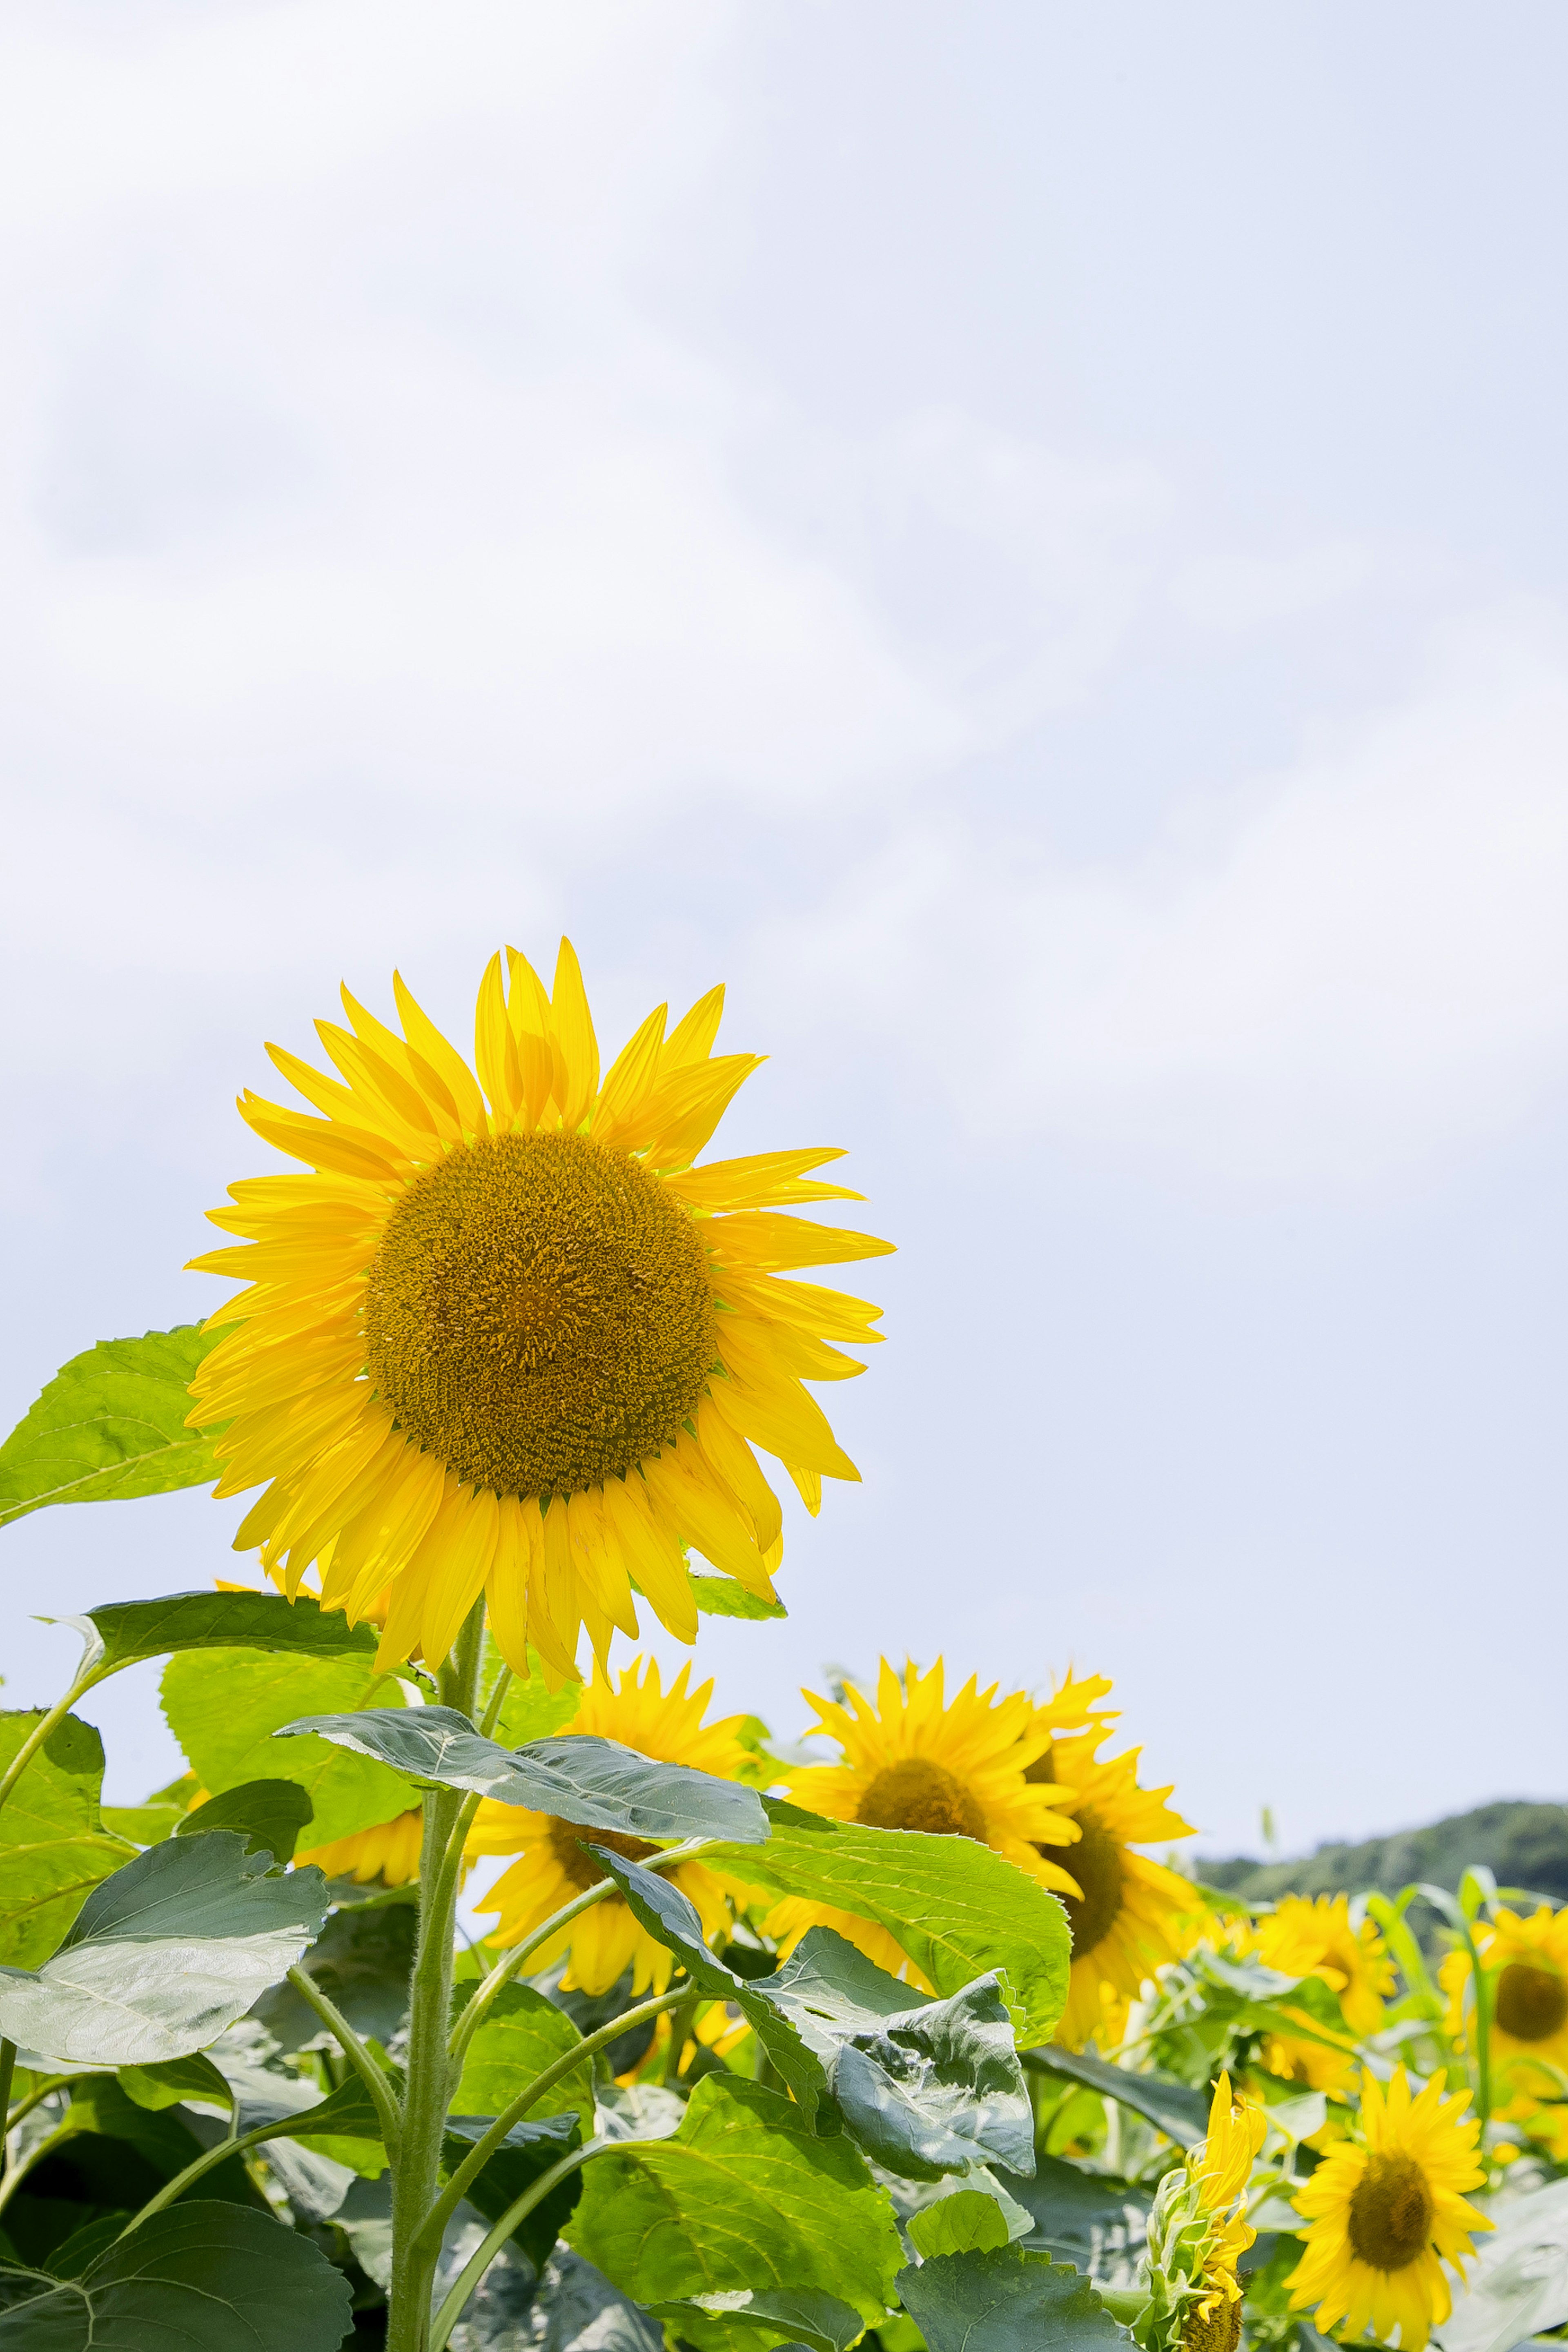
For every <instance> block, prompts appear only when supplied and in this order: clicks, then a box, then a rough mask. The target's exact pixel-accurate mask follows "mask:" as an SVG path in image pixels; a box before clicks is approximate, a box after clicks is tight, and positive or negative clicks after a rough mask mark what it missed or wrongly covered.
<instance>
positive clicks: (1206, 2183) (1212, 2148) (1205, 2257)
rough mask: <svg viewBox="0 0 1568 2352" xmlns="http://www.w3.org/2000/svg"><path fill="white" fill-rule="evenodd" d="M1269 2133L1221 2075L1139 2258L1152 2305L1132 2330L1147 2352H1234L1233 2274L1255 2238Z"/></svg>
mask: <svg viewBox="0 0 1568 2352" xmlns="http://www.w3.org/2000/svg"><path fill="white" fill-rule="evenodd" d="M1266 2129H1267V2121H1266V2118H1265V2116H1264V2113H1263V2110H1262V2108H1261V2107H1259V2106H1258V2105H1255V2104H1254V2103H1253V2101H1251V2100H1250V2099H1247V2098H1244V2097H1242V2096H1241V2095H1239V2094H1233V2093H1232V2090H1231V2087H1230V2076H1229V2075H1228V2074H1222V2075H1221V2076H1220V2078H1219V2081H1218V2082H1217V2083H1216V2084H1215V2092H1214V2097H1213V2099H1212V2101H1211V2102H1210V2105H1209V2125H1208V2133H1207V2137H1205V2138H1204V2139H1202V2140H1200V2142H1199V2143H1198V2145H1197V2147H1194V2148H1189V2149H1188V2151H1187V2154H1186V2157H1185V2158H1184V2161H1183V2162H1182V2163H1181V2164H1179V2165H1177V2166H1176V2167H1175V2168H1173V2170H1172V2171H1170V2172H1167V2173H1166V2174H1165V2175H1164V2177H1163V2179H1162V2180H1161V2183H1160V2186H1159V2189H1157V2191H1156V2192H1155V2198H1154V2208H1153V2211H1152V2213H1151V2215H1150V2217H1149V2237H1148V2251H1147V2252H1146V2254H1145V2256H1144V2275H1145V2281H1146V2284H1147V2285H1148V2288H1149V2305H1148V2308H1147V2310H1146V2311H1145V2313H1144V2314H1143V2315H1142V2318H1141V2320H1140V2321H1139V2323H1138V2325H1137V2326H1136V2327H1135V2330H1134V2333H1135V2334H1136V2336H1137V2337H1138V2340H1139V2342H1140V2343H1141V2344H1142V2346H1143V2347H1145V2352H1236V2347H1237V2344H1238V2343H1239V2342H1240V2339H1241V2285H1240V2282H1239V2281H1238V2279H1237V2274H1236V2266H1237V2262H1238V2261H1239V2260H1240V2258H1241V2256H1242V2255H1243V2254H1244V2253H1245V2252H1247V2248H1248V2246H1250V2245H1251V2244H1252V2242H1253V2241H1254V2239H1255V2238H1256V2237H1257V2235H1258V2232H1257V2231H1256V2230H1254V2229H1252V2228H1250V2227H1249V2226H1248V2223H1247V2182H1248V2181H1249V2180H1250V2179H1251V2177H1252V2167H1253V2162H1254V2159H1255V2158H1256V2157H1257V2155H1258V2149H1259V2148H1260V2147H1262V2145H1263V2136H1264V2133H1265V2130H1266Z"/></svg>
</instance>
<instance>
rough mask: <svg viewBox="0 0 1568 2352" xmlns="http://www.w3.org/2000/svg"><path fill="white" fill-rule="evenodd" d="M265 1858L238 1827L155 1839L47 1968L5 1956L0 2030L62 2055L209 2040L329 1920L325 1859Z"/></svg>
mask: <svg viewBox="0 0 1568 2352" xmlns="http://www.w3.org/2000/svg"><path fill="white" fill-rule="evenodd" d="M267 1869H268V1865H267V1864H266V1862H265V1861H264V1860H263V1859H262V1858H261V1857H260V1856H258V1855H255V1854H247V1852H246V1850H245V1840H244V1839H243V1838H242V1837H240V1836H239V1835H238V1834H237V1832H235V1831H233V1830H214V1831H213V1832H211V1834H210V1835H209V1836H207V1837H200V1838H169V1839H167V1840H166V1841H165V1842H164V1843H163V1844H162V1845H153V1846H149V1847H148V1848H147V1849H146V1851H145V1853H139V1854H137V1855H135V1856H134V1857H133V1859H132V1861H130V1862H128V1863H127V1864H125V1865H124V1867H123V1869H121V1870H117V1871H116V1872H115V1874H114V1875H113V1877H112V1878H107V1879H105V1880H104V1881H103V1883H102V1884H101V1885H99V1886H97V1887H95V1888H94V1890H93V1892H92V1893H91V1894H90V1895H89V1896H88V1899H87V1901H86V1903H85V1904H84V1905H83V1906H82V1908H81V1910H80V1911H79V1914H78V1915H77V1917H76V1919H75V1921H74V1922H73V1923H72V1925H71V1927H70V1928H69V1929H68V1932H67V1935H66V1937H65V1940H64V1942H63V1943H62V1944H61V1946H60V1948H59V1949H58V1951H57V1952H56V1953H55V1954H54V1956H53V1957H52V1958H49V1959H47V1960H46V1961H45V1962H44V1964H43V1966H42V1967H41V1968H39V1969H0V2033H3V2034H5V2036H6V2037H7V2039H8V2040H10V2041H12V2042H16V2043H18V2044H19V2045H20V2046H21V2047H22V2048H24V2049H26V2050H36V2051H39V2052H41V2053H44V2054H45V2055H46V2056H47V2057H48V2058H50V2059H53V2060H55V2061H57V2062H59V2063H62V2064H64V2065H101V2066H148V2065H156V2064H157V2063H160V2062H161V2061H162V2060H163V2059H167V2058H183V2057H184V2056H185V2055H186V2054H187V2053H189V2052H190V2051H193V2050H201V2049H204V2048H205V2045H206V2044H207V2043H208V2042H212V2041H215V2040H216V2037H217V2035H218V2034H220V2033H221V2032H223V2030H224V2028H225V2027H226V2026H227V2025H232V2024H233V2022H234V2021H235V2019H236V2018H237V2017H239V2016H241V2015H243V2013H244V2012H245V2011H246V2010H247V2009H248V2008H249V2007H250V2005H251V2003H252V2002H253V2001H254V2000H255V1999H256V1997H257V1995H258V1993H260V1992H261V1991H263V1990H265V1988H266V1987H267V1986H268V1985H270V1984H275V1983H276V1982H277V1981H278V1979H279V1977H281V1976H282V1975H283V1974H284V1972H285V1971H286V1970H287V1969H289V1968H290V1967H291V1966H292V1965H293V1963H294V1962H295V1961H296V1960H297V1959H298V1958H300V1954H301V1952H302V1951H303V1950H304V1949H305V1947H306V1946H307V1945H308V1944H309V1943H310V1940H311V1938H312V1937H315V1936H316V1935H318V1934H319V1933H320V1932H321V1921H322V1919H323V1918H324V1917H325V1916H326V1909H327V1882H326V1880H325V1879H324V1878H323V1877H322V1875H321V1872H320V1871H319V1870H310V1869H306V1870H295V1871H291V1872H289V1874H288V1875H287V1876H283V1875H281V1874H279V1875H278V1876H271V1877H269V1876H268V1874H267Z"/></svg>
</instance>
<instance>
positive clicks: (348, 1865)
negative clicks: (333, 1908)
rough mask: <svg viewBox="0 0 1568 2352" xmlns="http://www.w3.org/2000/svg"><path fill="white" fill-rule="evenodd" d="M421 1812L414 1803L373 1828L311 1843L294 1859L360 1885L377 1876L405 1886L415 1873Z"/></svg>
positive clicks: (383, 1881)
mask: <svg viewBox="0 0 1568 2352" xmlns="http://www.w3.org/2000/svg"><path fill="white" fill-rule="evenodd" d="M424 1831H425V1816H424V1812H423V1811H422V1809H421V1808H420V1807H419V1806H418V1805H416V1806H414V1807H413V1809H412V1810H411V1811H408V1812H406V1813H399V1814H398V1815H397V1816H396V1817H395V1820H393V1821H390V1822H378V1823H377V1824H376V1826H375V1828H374V1829H370V1830H356V1831H355V1832H353V1836H352V1837H341V1838H334V1839H333V1840H332V1841H331V1844H329V1845H316V1846H311V1847H310V1850H309V1852H308V1853H297V1854H296V1855H295V1856H294V1860H295V1863H296V1864H300V1863H307V1862H313V1863H314V1864H316V1866H317V1868H318V1869H320V1870H324V1871H325V1872H326V1874H327V1876H328V1877H329V1878H353V1879H355V1880H357V1881H358V1883H359V1884H360V1885H362V1886H363V1885H369V1883H370V1881H371V1880H372V1879H373V1878H374V1879H379V1880H380V1882H381V1884H382V1885H384V1886H409V1885H412V1884H413V1882H414V1881H415V1879H416V1878H417V1877H418V1875H419V1846H420V1841H421V1839H422V1838H423V1836H424Z"/></svg>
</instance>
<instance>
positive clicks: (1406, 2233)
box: [1290, 2066, 1492, 2352]
mask: <svg viewBox="0 0 1568 2352" xmlns="http://www.w3.org/2000/svg"><path fill="white" fill-rule="evenodd" d="M1445 2079H1446V2078H1445V2077H1444V2076H1443V2075H1442V2074H1434V2075H1433V2077H1432V2079H1431V2081H1430V2082H1429V2083H1428V2084H1426V2089H1425V2090H1424V2091H1423V2092H1422V2093H1421V2095H1420V2096H1419V2097H1418V2098H1413V2097H1412V2096H1411V2092H1410V2083H1409V2078H1408V2077H1407V2075H1406V2074H1405V2069H1404V2067H1403V2066H1396V2067H1395V2068H1394V2076H1393V2080H1392V2081H1391V2082H1390V2083H1389V2084H1388V2087H1387V2089H1386V2091H1385V2090H1384V2087H1383V2085H1382V2084H1380V2083H1379V2082H1377V2081H1376V2079H1375V2078H1374V2077H1373V2075H1371V2074H1363V2079H1362V2096H1361V2125H1360V2131H1359V2134H1358V2137H1357V2138H1356V2139H1354V2140H1350V2141H1345V2142H1342V2144H1341V2145H1340V2146H1339V2147H1333V2148H1331V2149H1330V2151H1329V2153H1328V2154H1327V2155H1326V2156H1325V2157H1324V2158H1323V2159H1322V2161H1321V2164H1320V2165H1319V2166H1318V2168H1317V2170H1316V2171H1315V2172H1314V2173H1313V2174H1312V2177H1311V2179H1310V2180H1309V2181H1307V2182H1306V2183H1305V2184H1304V2185H1303V2187H1302V2188H1300V2189H1299V2190H1298V2191H1297V2193H1296V2206H1297V2210H1299V2211H1300V2212H1301V2213H1302V2214H1304V2215H1305V2216H1306V2218H1307V2221H1308V2222H1309V2223H1310V2227H1309V2228H1308V2229H1307V2230H1306V2231H1304V2232H1303V2235H1304V2238H1305V2251H1304V2252H1303V2253H1302V2256H1301V2260H1300V2265H1299V2267H1298V2269H1297V2271H1296V2273H1295V2276H1294V2279H1293V2281H1292V2284H1291V2295H1290V2304H1291V2308H1292V2309H1293V2310H1296V2311H1306V2310H1310V2308H1311V2306H1312V2305H1314V2304H1315V2305H1317V2306H1318V2308H1317V2311H1316V2313H1315V2315H1314V2319H1313V2325H1314V2326H1316V2327H1317V2328H1318V2330H1319V2332H1320V2333H1321V2334H1322V2335H1327V2334H1328V2333H1329V2331H1330V2330H1331V2328H1333V2327H1334V2326H1337V2325H1338V2323H1339V2322H1340V2321H1342V2320H1343V2321H1344V2322H1345V2323H1346V2328H1347V2333H1348V2334H1349V2335H1351V2336H1359V2335H1361V2334H1362V2332H1363V2329H1364V2328H1365V2327H1366V2326H1368V2324H1369V2323H1370V2325H1371V2327H1372V2330H1373V2335H1374V2336H1376V2338H1377V2341H1378V2342H1379V2343H1380V2344H1388V2343H1391V2342H1392V2341H1393V2338H1394V2328H1395V2327H1397V2328H1398V2330H1399V2344H1400V2352H1421V2347H1423V2346H1424V2345H1425V2344H1426V2338H1427V2336H1429V2334H1430V2333H1431V2331H1432V2329H1433V2327H1434V2326H1442V2324H1443V2322H1444V2320H1446V2319H1447V2316H1448V2314H1449V2311H1450V2309H1451V2308H1452V2299H1451V2297H1450V2294H1449V2292H1448V2281H1447V2277H1446V2276H1445V2274H1444V2270H1443V2264H1444V2263H1445V2262H1449V2263H1463V2262H1464V2261H1466V2260H1467V2259H1468V2256H1469V2255H1470V2254H1471V2253H1473V2252H1474V2251H1475V2249H1474V2246H1473V2245H1472V2243H1471V2240H1472V2239H1473V2237H1474V2235H1475V2233H1476V2231H1478V2230H1489V2229H1490V2228H1491V2226H1492V2225H1491V2223H1490V2222H1489V2221H1488V2220H1487V2218H1486V2216H1485V2215H1484V2214H1483V2213H1479V2212H1478V2211H1477V2210H1476V2209H1475V2207H1474V2206H1473V2205H1470V2204H1467V2202H1466V2200H1465V2198H1464V2196H1463V2194H1462V2193H1461V2192H1462V2191H1463V2190H1465V2189H1475V2188H1477V2187H1479V2184H1480V2182H1481V2180H1482V2179H1483V2178H1484V2173H1483V2168H1482V2167H1481V2165H1480V2164H1479V2162H1478V2161H1477V2156H1476V2146H1477V2142H1478V2141H1479V2137H1480V2129H1481V2127H1480V2124H1479V2120H1478V2119H1477V2117H1475V2116H1470V2117H1469V2118H1468V2120H1466V2121H1464V2122H1461V2121H1460V2116H1462V2115H1463V2112H1464V2110H1465V2108H1466V2107H1467V2106H1468V2105H1469V2093H1468V2091H1455V2092H1453V2093H1452V2094H1451V2095H1449V2096H1448V2097H1447V2098H1445V2097H1444V2095H1443V2091H1444V2084H1445Z"/></svg>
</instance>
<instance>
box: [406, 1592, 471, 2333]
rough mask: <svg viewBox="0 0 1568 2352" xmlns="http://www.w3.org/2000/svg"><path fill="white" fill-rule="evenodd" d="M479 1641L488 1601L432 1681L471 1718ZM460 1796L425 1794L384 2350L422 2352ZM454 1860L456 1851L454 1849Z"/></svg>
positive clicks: (442, 2116) (444, 2078) (445, 2072)
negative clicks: (426, 2232) (426, 2231)
mask: <svg viewBox="0 0 1568 2352" xmlns="http://www.w3.org/2000/svg"><path fill="white" fill-rule="evenodd" d="M484 1644H485V1604H484V1601H482V1600H479V1601H476V1602H475V1603H474V1606H473V1608H472V1610H471V1611H470V1612H469V1613H468V1619H467V1621H466V1622H465V1623H464V1626H463V1629H462V1632H461V1633H459V1634H458V1639H457V1641H456V1643H454V1645H453V1649H452V1654H451V1656H450V1657H449V1658H448V1659H447V1662H446V1664H444V1665H443V1666H442V1668H441V1670H440V1675H439V1678H438V1679H439V1685H440V1699H441V1704H442V1706H450V1707H455V1708H456V1709H457V1710H458V1714H460V1715H466V1716H467V1717H468V1718H469V1720H470V1722H471V1721H472V1719H473V1715H474V1705H475V1699H476V1696H477V1694H478V1691H479V1665H480V1661H481V1659H482V1657H483V1654H484ZM463 1806H464V1798H463V1792H462V1790H458V1789H432V1790H427V1791H426V1797H425V1839H424V1845H423V1849H422V1852H421V1855H420V1864H419V1934H418V1941H417V1944H416V1949H415V1958H414V1973H413V1977H412V1979H410V1985H409V2004H408V2074H407V2084H406V2087H405V2092H404V2099H403V2137H402V2144H401V2146H400V2147H399V2150H398V2154H397V2158H396V2159H395V2163H394V2165H393V2180H392V2284H391V2288H390V2291H389V2294H388V2296H387V2305H388V2308H387V2330H386V2347H387V2352H426V2347H427V2345H428V2342H429V2328H430V2288H431V2283H432V2281H433V2279H434V2277H435V2274H436V2259H437V2255H438V2254H439V2252H440V2251H441V2242H440V2238H439V2235H437V2240H436V2245H435V2248H434V2251H432V2250H431V2248H430V2247H429V2246H428V2245H427V2244H426V2242H425V2241H424V2239H423V2235H422V2233H423V2230H424V2224H425V2218H426V2214H427V2213H428V2212H429V2210H430V2205H431V2200H432V2199H433V2198H434V2196H435V2194H436V2188H437V2180H438V2179H439V2177H440V2165H441V2140H442V2134H443V2130H444V2127H445V2125H446V2121H447V2099H448V2097H449V2095H450V2090H451V2068H452V2057H451V2053H450V2051H449V2050H448V2048H447V2036H448V2032H449V2028H450V2023H451V2008H452V1936H453V1920H454V1916H455V1915H456V1911H457V1901H458V1862H457V1861H454V1860H453V1859H452V1854H453V1837H454V1832H455V1831H456V1829H457V1826H458V1816H459V1814H460V1813H461V1812H462V1811H463ZM457 1853H458V1857H459V1858H460V1855H461V1846H460V1844H459V1845H458V1849H457Z"/></svg>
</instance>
